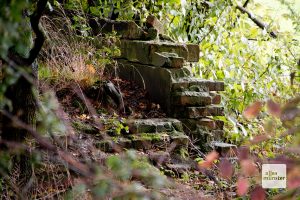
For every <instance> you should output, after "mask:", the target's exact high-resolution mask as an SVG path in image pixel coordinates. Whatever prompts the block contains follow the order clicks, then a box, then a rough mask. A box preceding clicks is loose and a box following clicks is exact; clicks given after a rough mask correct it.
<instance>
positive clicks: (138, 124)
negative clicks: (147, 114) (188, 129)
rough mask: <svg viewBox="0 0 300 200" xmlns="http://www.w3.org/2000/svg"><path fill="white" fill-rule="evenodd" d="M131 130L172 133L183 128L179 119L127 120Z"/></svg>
mask: <svg viewBox="0 0 300 200" xmlns="http://www.w3.org/2000/svg"><path fill="white" fill-rule="evenodd" d="M127 124H128V126H129V130H130V132H132V133H134V134H138V133H153V134H154V133H171V132H173V131H180V130H182V129H183V128H182V124H181V122H180V121H179V120H176V119H170V118H162V119H160V118H152V119H136V120H129V121H128V122H127Z"/></svg>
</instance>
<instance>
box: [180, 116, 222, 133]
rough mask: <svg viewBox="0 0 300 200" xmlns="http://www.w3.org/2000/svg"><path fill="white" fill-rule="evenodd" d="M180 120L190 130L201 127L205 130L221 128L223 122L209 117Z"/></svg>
mask: <svg viewBox="0 0 300 200" xmlns="http://www.w3.org/2000/svg"><path fill="white" fill-rule="evenodd" d="M180 121H181V122H182V123H183V124H184V125H185V126H186V127H188V128H189V129H190V130H191V131H193V130H195V129H197V128H203V129H206V130H210V131H211V130H218V129H219V130H222V129H223V127H224V122H223V121H221V120H214V119H209V118H202V119H180Z"/></svg>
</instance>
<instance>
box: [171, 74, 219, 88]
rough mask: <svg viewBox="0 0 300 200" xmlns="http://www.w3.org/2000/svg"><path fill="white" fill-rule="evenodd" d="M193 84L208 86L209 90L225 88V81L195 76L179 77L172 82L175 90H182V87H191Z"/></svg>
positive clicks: (202, 86)
mask: <svg viewBox="0 0 300 200" xmlns="http://www.w3.org/2000/svg"><path fill="white" fill-rule="evenodd" d="M192 86H200V87H201V88H203V89H205V88H208V90H209V91H223V90H224V82H221V81H211V80H202V79H198V78H193V77H185V78H179V79H177V80H175V81H174V82H173V83H172V89H173V91H176V90H180V89H181V88H189V87H192Z"/></svg>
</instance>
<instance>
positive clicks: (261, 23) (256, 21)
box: [236, 5, 277, 38]
mask: <svg viewBox="0 0 300 200" xmlns="http://www.w3.org/2000/svg"><path fill="white" fill-rule="evenodd" d="M236 8H237V9H238V10H239V11H241V12H242V13H246V14H247V15H248V17H249V18H250V19H251V20H252V21H253V22H254V23H255V24H256V25H257V26H258V27H259V28H261V29H263V30H264V29H266V30H267V25H266V24H264V23H263V22H261V21H259V20H258V19H257V18H255V16H254V15H253V14H251V13H250V12H249V11H248V10H246V9H245V8H244V7H242V6H239V5H238V6H237V7H236ZM269 34H270V36H271V37H273V38H277V34H276V33H275V32H273V31H271V32H269Z"/></svg>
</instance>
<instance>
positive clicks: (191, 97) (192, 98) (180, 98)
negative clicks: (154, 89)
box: [171, 91, 212, 106]
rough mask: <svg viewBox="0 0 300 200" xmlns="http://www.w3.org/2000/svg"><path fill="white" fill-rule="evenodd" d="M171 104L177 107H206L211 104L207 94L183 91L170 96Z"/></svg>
mask: <svg viewBox="0 0 300 200" xmlns="http://www.w3.org/2000/svg"><path fill="white" fill-rule="evenodd" d="M171 103H172V104H173V105H177V106H206V105H210V104H211V103H212V98H211V96H210V95H209V93H207V92H194V91H184V92H176V93H174V94H172V100H171Z"/></svg>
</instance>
